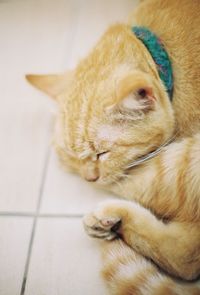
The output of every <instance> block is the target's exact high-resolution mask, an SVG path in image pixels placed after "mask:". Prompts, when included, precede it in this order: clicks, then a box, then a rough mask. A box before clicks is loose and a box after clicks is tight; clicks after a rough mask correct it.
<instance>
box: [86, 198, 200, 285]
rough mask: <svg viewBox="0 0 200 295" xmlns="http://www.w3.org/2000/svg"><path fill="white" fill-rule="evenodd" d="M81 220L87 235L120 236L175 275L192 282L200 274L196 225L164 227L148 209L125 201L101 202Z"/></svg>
mask: <svg viewBox="0 0 200 295" xmlns="http://www.w3.org/2000/svg"><path fill="white" fill-rule="evenodd" d="M83 221H84V226H85V229H86V231H87V233H88V234H89V235H90V236H92V237H97V238H102V239H107V240H111V239H114V238H116V237H121V238H122V239H123V240H124V241H125V242H126V243H127V244H128V245H129V246H130V247H131V248H133V249H134V250H136V251H137V252H138V253H140V254H142V255H143V256H145V257H148V258H150V259H152V260H153V261H154V262H155V263H156V264H158V265H159V266H160V267H162V268H163V269H164V270H166V271H167V272H169V273H171V274H173V275H175V276H178V277H181V278H183V279H187V280H191V279H194V278H196V277H197V276H198V275H199V272H200V257H199V249H200V233H199V225H198V224H190V223H179V222H173V221H172V222H170V223H167V224H166V223H164V222H163V221H162V220H159V219H157V218H156V217H155V216H154V215H153V214H152V213H151V212H150V211H149V210H148V209H145V208H144V207H142V206H140V205H139V204H137V203H134V202H130V201H125V200H124V201H123V200H112V201H107V202H103V203H101V204H100V205H99V206H98V207H97V209H96V210H94V211H93V212H92V213H89V214H87V215H86V216H85V217H84V220H83Z"/></svg>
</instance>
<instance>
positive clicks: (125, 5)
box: [0, 0, 136, 295]
mask: <svg viewBox="0 0 200 295" xmlns="http://www.w3.org/2000/svg"><path fill="white" fill-rule="evenodd" d="M135 5H136V0H135V1H134V0H101V1H99V0H85V1H83V0H0V36H1V37H0V102H1V108H0V295H24V294H25V295H79V294H80V295H82V294H84V295H94V294H95V295H104V294H106V291H105V287H104V285H103V282H102V281H101V279H100V276H99V273H98V270H99V268H100V258H99V251H98V250H99V249H98V243H97V242H96V241H93V240H90V239H89V238H88V237H87V236H86V235H85V233H84V231H83V229H82V224H81V216H82V215H83V214H84V213H85V212H87V211H88V210H89V209H90V208H91V207H93V206H94V204H96V203H97V202H98V201H99V200H102V198H107V197H108V194H106V193H103V192H101V191H96V190H95V189H93V188H92V187H90V185H89V184H87V183H85V182H84V181H82V180H81V179H80V178H79V177H77V176H74V175H70V174H66V173H65V172H63V171H62V170H61V169H60V167H59V165H58V163H57V159H56V156H55V154H54V151H53V150H52V149H51V145H50V143H51V134H52V126H53V121H54V114H53V113H54V111H55V109H56V106H55V105H54V103H53V102H52V101H51V100H50V99H48V98H47V97H46V96H45V95H43V94H42V93H40V92H38V91H36V90H35V89H33V88H31V87H30V86H29V85H28V84H27V83H26V82H25V80H24V74H25V73H29V72H35V73H37V72H40V73H42V72H56V71H61V70H64V69H66V68H71V67H73V66H74V65H75V64H76V63H77V61H78V60H79V59H80V58H81V57H82V56H83V55H84V54H85V53H86V52H87V51H88V49H89V48H91V47H92V45H93V44H94V43H95V41H96V40H97V39H98V38H99V36H100V34H101V33H102V32H103V31H104V29H105V28H106V27H107V25H108V24H109V23H112V22H115V21H118V20H123V19H125V18H126V16H127V14H128V13H129V12H130V11H131V10H132V9H133V8H134V6H135Z"/></svg>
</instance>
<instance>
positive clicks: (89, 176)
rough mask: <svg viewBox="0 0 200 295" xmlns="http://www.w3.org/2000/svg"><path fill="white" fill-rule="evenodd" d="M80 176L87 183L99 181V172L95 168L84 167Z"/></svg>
mask: <svg viewBox="0 0 200 295" xmlns="http://www.w3.org/2000/svg"><path fill="white" fill-rule="evenodd" d="M82 176H83V177H84V178H85V180H87V181H90V182H95V181H97V179H99V171H98V169H97V168H96V167H92V166H90V167H89V166H85V167H84V169H83V170H82Z"/></svg>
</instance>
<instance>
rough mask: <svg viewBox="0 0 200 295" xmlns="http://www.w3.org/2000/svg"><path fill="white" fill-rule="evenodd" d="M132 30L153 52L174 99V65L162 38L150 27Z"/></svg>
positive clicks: (163, 79)
mask: <svg viewBox="0 0 200 295" xmlns="http://www.w3.org/2000/svg"><path fill="white" fill-rule="evenodd" d="M132 31H133V32H134V34H135V35H136V37H137V38H138V39H139V40H141V41H142V43H143V44H144V45H145V47H146V48H147V49H148V51H149V53H150V54H151V56H152V58H153V60H154V62H155V64H156V66H157V69H158V73H159V76H160V79H161V80H162V81H163V83H164V85H165V88H166V91H167V93H168V95H169V98H170V100H171V101H172V96H173V73H172V65H171V61H170V58H169V55H168V53H167V51H166V50H165V48H164V46H163V44H162V43H161V41H160V39H159V38H158V37H157V36H156V35H155V34H154V33H153V32H151V31H150V30H149V29H147V28H145V27H138V26H134V27H132Z"/></svg>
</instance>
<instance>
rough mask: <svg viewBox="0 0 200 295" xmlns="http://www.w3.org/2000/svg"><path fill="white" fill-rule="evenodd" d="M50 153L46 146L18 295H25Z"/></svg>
mask: <svg viewBox="0 0 200 295" xmlns="http://www.w3.org/2000/svg"><path fill="white" fill-rule="evenodd" d="M50 151H51V148H50V146H49V145H48V148H47V152H46V157H45V161H44V168H43V173H42V179H41V184H40V190H39V198H38V202H37V208H36V214H35V215H34V220H33V226H32V231H31V238H30V242H29V247H28V254H27V259H26V264H25V269H24V276H23V282H22V287H21V292H20V295H24V294H25V289H26V281H27V275H28V271H29V265H30V258H31V253H32V249H33V240H34V237H35V231H36V226H37V216H38V214H39V210H40V205H41V201H42V195H43V190H44V183H45V178H46V174H47V168H48V164H49V159H50V154H51V152H50Z"/></svg>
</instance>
